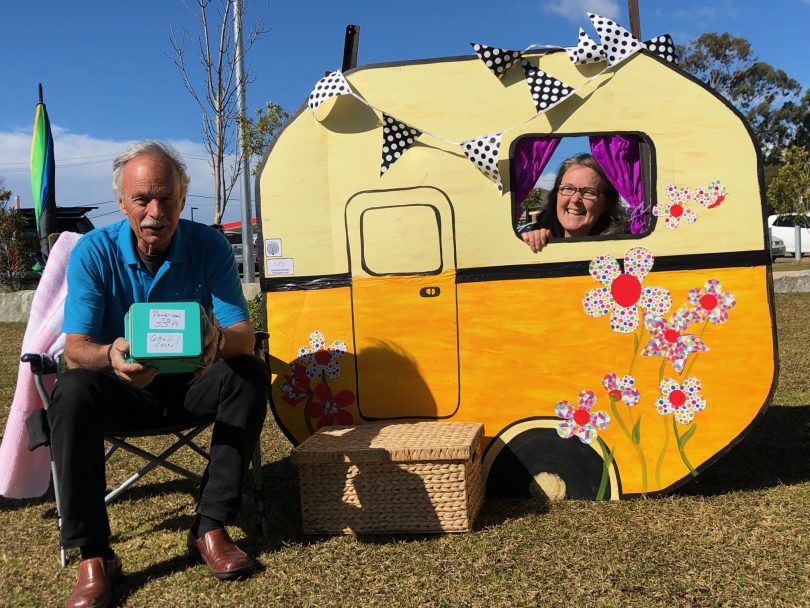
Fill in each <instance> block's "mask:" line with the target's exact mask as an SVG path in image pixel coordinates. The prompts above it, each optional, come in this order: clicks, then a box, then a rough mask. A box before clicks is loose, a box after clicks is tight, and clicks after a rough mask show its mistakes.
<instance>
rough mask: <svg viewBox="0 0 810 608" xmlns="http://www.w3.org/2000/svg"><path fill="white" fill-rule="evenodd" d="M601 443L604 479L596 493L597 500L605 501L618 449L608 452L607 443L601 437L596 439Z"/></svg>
mask: <svg viewBox="0 0 810 608" xmlns="http://www.w3.org/2000/svg"><path fill="white" fill-rule="evenodd" d="M596 440H597V441H598V442H599V447H600V448H602V479H601V480H600V481H599V490H597V492H596V500H604V499H605V492H607V484H608V480H609V479H610V465H611V464H612V463H613V452H614V451H615V450H616V448H613V449H612V450H608V447H607V445H605V442H604V441H602V438H601V437H598V436H597V438H596Z"/></svg>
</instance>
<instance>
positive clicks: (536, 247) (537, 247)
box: [520, 228, 551, 253]
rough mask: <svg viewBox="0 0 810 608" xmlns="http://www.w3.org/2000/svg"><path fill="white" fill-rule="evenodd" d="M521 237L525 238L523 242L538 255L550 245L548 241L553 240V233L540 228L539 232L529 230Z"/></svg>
mask: <svg viewBox="0 0 810 608" xmlns="http://www.w3.org/2000/svg"><path fill="white" fill-rule="evenodd" d="M520 236H521V237H522V238H523V242H524V243H526V244H527V245H528V246H529V248H530V249H531V250H532V251H533V252H534V253H537V252H538V251H542V249H543V247H545V246H546V245H548V240H549V238H551V231H550V230H549V229H548V228H540V229H539V230H529V231H528V232H524V233H523V234H521V235H520Z"/></svg>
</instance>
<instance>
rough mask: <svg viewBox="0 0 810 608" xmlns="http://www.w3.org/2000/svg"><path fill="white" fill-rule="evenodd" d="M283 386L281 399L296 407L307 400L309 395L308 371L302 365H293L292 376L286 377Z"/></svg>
mask: <svg viewBox="0 0 810 608" xmlns="http://www.w3.org/2000/svg"><path fill="white" fill-rule="evenodd" d="M284 380H285V382H284V384H282V385H281V393H282V395H281V398H282V399H284V401H286V402H287V403H289V404H290V405H292V406H296V405H298V404H299V403H301V402H302V401H303V400H304V399H306V398H307V395H308V394H309V378H307V370H306V368H305V367H304V366H303V365H301V364H300V363H293V364H292V369H291V370H290V375H289V376H288V375H285V376H284Z"/></svg>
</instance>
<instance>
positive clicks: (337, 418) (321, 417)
mask: <svg viewBox="0 0 810 608" xmlns="http://www.w3.org/2000/svg"><path fill="white" fill-rule="evenodd" d="M352 403H354V393H352V392H351V391H345V390H344V391H340V392H339V393H338V394H337V395H332V389H331V388H329V385H328V384H326V382H321V383H320V384H318V385H317V386H315V399H313V400H312V403H310V404H309V407H308V408H307V414H309V415H310V417H312V418H317V419H318V424H317V428H321V427H324V426H330V425H332V424H351V423H352V422H353V421H354V417H353V416H352V415H351V414H350V413H349V412H347V411H346V410H345V409H344V408H347V407H349V406H350V405H351V404H352Z"/></svg>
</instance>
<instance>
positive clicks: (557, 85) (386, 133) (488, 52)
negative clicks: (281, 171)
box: [308, 13, 678, 192]
mask: <svg viewBox="0 0 810 608" xmlns="http://www.w3.org/2000/svg"><path fill="white" fill-rule="evenodd" d="M587 15H588V18H589V20H590V21H591V23H592V25H593V27H594V28H595V29H596V31H597V33H598V34H599V38H600V44H597V43H596V42H594V41H593V40H592V39H591V38H590V36H588V34H587V33H586V32H585V30H583V29H582V28H579V34H578V40H577V45H576V46H574V47H561V46H556V45H538V44H532V45H529V46H528V47H527V48H526V49H524V50H523V51H514V50H509V49H501V48H498V47H493V46H489V45H485V44H478V43H471V44H472V47H473V51H474V52H475V54H476V55H477V56H478V58H479V59H480V60H481V61H482V63H483V64H484V65H485V67H486V68H487V69H489V70H490V71H491V72H492V73H493V74H494V75H495V76H496V77H497V78H498V79H499V80H501V79H502V78H503V76H504V75H505V74H506V73H507V71H508V70H509V69H510V68H512V67H513V66H514V65H515V64H516V63H518V62H520V63H521V65H522V67H523V71H524V79H525V80H526V83H527V86H528V89H529V93H530V95H531V98H532V101H533V102H534V105H535V109H536V113H535V114H534V115H532V116H529V117H527V118H526V119H525V120H523V121H522V122H520V123H519V124H516V125H512V126H510V127H506V128H504V129H503V130H501V131H497V132H494V133H489V134H486V135H478V136H475V137H472V138H470V139H466V140H463V141H456V140H453V139H449V138H446V137H443V136H441V135H439V134H437V133H433V132H431V131H426V130H424V129H421V128H419V127H417V126H414V125H411V124H409V123H407V122H405V121H404V120H402V119H400V118H397V117H394V116H393V115H391V114H389V113H388V112H386V111H385V110H384V109H381V108H378V107H376V106H375V105H374V104H372V103H370V102H369V101H368V100H367V99H365V98H364V97H362V96H361V95H360V94H358V93H357V92H356V91H355V90H354V89H353V88H352V86H351V84H350V83H349V82H348V81H347V80H346V78H345V76H344V75H343V73H342V72H341V71H340V70H336V71H334V72H331V73H330V74H327V75H326V76H324V77H323V78H321V79H320V80H319V81H318V82H317V83H316V86H315V88H314V89H313V91H312V93H311V94H310V96H309V100H308V106H309V108H310V110H311V111H313V112H315V110H316V109H317V108H318V107H319V106H320V105H321V103H323V102H324V101H326V100H327V99H329V98H330V97H338V96H343V95H350V96H351V97H354V98H355V99H356V100H358V101H359V102H360V103H362V104H364V105H366V106H367V107H369V108H370V109H372V110H374V111H375V112H376V113H377V114H378V115H379V116H381V119H380V121H381V125H382V127H383V141H382V153H381V161H380V176H382V175H384V174H385V173H386V172H387V171H388V170H389V169H390V168H391V166H392V165H393V164H394V163H395V162H396V161H397V160H398V159H399V158H400V157H401V156H402V155H403V154H404V153H405V152H406V151H407V150H408V149H409V148H410V147H411V146H412V145H413V143H414V142H415V141H416V139H418V138H420V137H422V136H423V135H426V136H428V137H431V138H433V139H435V140H437V141H441V142H443V143H445V144H447V145H449V146H457V147H459V148H461V151H462V152H463V153H464V155H465V156H466V157H467V158H468V159H469V160H470V161H471V162H472V163H473V164H474V165H475V166H476V167H477V168H478V169H479V171H481V173H483V174H484V175H485V176H486V177H487V178H488V179H490V180H491V181H493V182H494V183H495V184H496V186H497V187H498V189H499V190H500V191H501V192H502V191H503V185H502V183H501V180H500V175H499V172H498V160H499V156H500V143H501V140H502V138H503V135H504V134H506V133H509V132H510V131H514V130H516V129H521V128H523V127H524V126H525V125H526V124H527V123H529V122H531V121H532V120H534V119H535V118H537V117H538V116H540V115H541V114H543V113H545V112H547V111H549V110H550V109H552V108H553V107H555V106H557V105H559V104H560V103H563V102H564V101H565V100H567V99H569V98H570V97H572V96H573V95H576V94H578V93H579V92H580V91H582V90H584V89H585V88H586V87H587V86H588V85H589V84H590V83H592V82H593V81H594V80H596V79H598V78H600V77H601V76H602V75H603V74H605V73H606V72H608V71H610V70H615V69H616V67H617V66H618V65H619V64H621V63H622V62H624V61H626V60H627V59H629V58H630V57H631V56H632V55H634V54H635V53H637V52H639V51H641V50H643V49H648V50H649V51H650V52H651V53H653V54H655V55H657V56H659V57H661V58H662V59H663V60H664V61H667V62H670V63H673V64H676V65H677V64H678V57H677V55H676V53H675V45H674V43H673V41H672V38H671V37H670V36H669V34H663V35H661V36H657V37H655V38H652V39H651V40H649V41H647V42H641V41H639V40H637V39H636V38H635V37H634V36H633V35H632V34H631V33H630V32H629V31H627V30H626V29H624V28H623V27H621V26H620V25H618V24H617V23H615V22H614V21H612V20H610V19H607V18H604V17H601V16H599V15H597V14H595V13H587ZM537 50H564V51H565V52H566V53H567V56H568V59H569V60H570V61H571V63H573V64H574V65H584V64H589V63H597V62H599V61H605V62H606V66H605V68H603V69H602V70H600V71H599V72H598V73H597V74H594V75H593V76H590V77H588V78H586V79H585V81H584V82H583V83H581V84H580V85H579V86H578V87H572V86H570V85H568V84H566V83H564V82H563V81H561V80H559V79H558V78H556V77H554V76H553V75H551V74H547V73H546V72H544V71H543V70H542V69H540V68H539V67H538V66H535V65H534V64H533V63H532V62H530V61H529V60H527V59H525V58H524V56H525V55H526V54H527V53H529V52H531V51H537Z"/></svg>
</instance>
